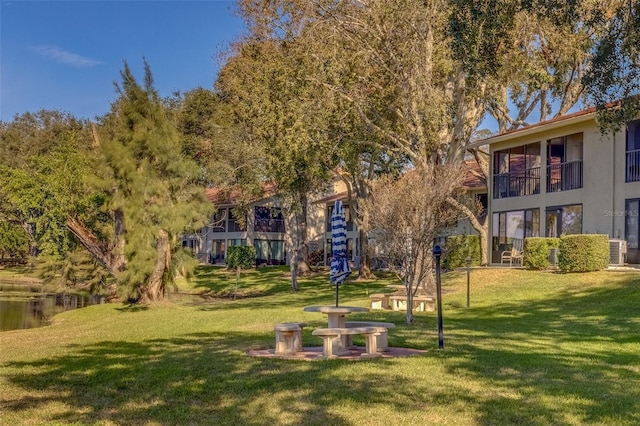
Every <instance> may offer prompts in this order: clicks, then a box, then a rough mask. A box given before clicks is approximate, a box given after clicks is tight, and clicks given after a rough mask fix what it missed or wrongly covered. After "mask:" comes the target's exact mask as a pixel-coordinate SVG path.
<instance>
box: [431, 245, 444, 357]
mask: <svg viewBox="0 0 640 426" xmlns="http://www.w3.org/2000/svg"><path fill="white" fill-rule="evenodd" d="M441 256H442V248H441V247H440V246H439V245H435V246H434V247H433V257H435V258H436V298H437V303H438V348H439V349H444V332H443V330H442V288H441V285H440V257H441Z"/></svg>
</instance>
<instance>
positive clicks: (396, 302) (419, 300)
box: [389, 295, 435, 312]
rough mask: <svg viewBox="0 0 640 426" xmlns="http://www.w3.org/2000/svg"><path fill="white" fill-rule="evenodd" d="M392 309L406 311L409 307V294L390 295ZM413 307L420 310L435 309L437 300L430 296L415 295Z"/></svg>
mask: <svg viewBox="0 0 640 426" xmlns="http://www.w3.org/2000/svg"><path fill="white" fill-rule="evenodd" d="M389 301H390V302H391V309H392V310H394V311H404V310H406V309H407V296H406V295H405V296H398V295H394V296H389ZM413 309H414V310H415V311H418V312H424V311H434V310H435V302H434V299H433V297H430V296H418V295H416V296H413Z"/></svg>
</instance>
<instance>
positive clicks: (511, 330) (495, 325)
mask: <svg viewBox="0 0 640 426" xmlns="http://www.w3.org/2000/svg"><path fill="white" fill-rule="evenodd" d="M638 306H640V284H639V283H638V282H637V281H636V282H629V283H627V284H625V285H622V286H620V287H614V288H611V287H607V288H597V287H596V288H589V289H579V288H578V289H573V290H567V291H562V292H559V293H557V294H554V296H553V297H552V298H549V299H546V300H539V301H532V302H528V303H521V302H517V303H516V302H514V303H510V302H508V301H505V302H503V303H501V304H499V305H497V306H492V307H488V308H480V309H477V308H476V309H471V310H468V311H466V313H465V312H457V314H456V315H449V317H447V312H446V311H443V315H444V317H445V319H444V323H445V341H447V338H448V347H449V348H452V350H453V351H455V352H456V353H458V354H460V355H462V356H460V357H458V358H457V360H456V361H454V362H452V363H450V364H449V367H448V373H449V374H452V375H464V376H466V377H468V378H469V379H472V380H485V379H489V380H490V382H491V386H493V387H495V388H496V389H497V392H496V395H495V396H493V397H492V398H490V399H487V400H485V401H478V402H481V404H480V406H479V408H480V410H479V412H480V413H481V416H480V418H479V419H478V420H479V423H480V424H485V425H489V424H531V425H543V424H640V367H639V366H640V334H639V333H638V330H639V326H640V310H638ZM445 347H447V344H445ZM446 394H447V393H446V392H445V393H444V395H442V396H443V397H446V396H447V395H446ZM551 401H563V402H562V404H553V403H551Z"/></svg>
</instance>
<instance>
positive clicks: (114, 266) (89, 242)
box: [66, 217, 125, 276]
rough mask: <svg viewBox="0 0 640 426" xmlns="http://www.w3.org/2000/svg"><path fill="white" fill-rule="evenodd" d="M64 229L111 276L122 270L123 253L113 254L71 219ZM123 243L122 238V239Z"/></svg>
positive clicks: (68, 219) (81, 225) (123, 265)
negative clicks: (69, 232)
mask: <svg viewBox="0 0 640 426" xmlns="http://www.w3.org/2000/svg"><path fill="white" fill-rule="evenodd" d="M66 227H67V229H68V230H69V231H71V233H72V234H73V235H74V236H75V237H76V239H77V240H78V241H79V242H80V244H82V246H83V247H84V248H85V249H86V250H87V251H88V252H89V253H90V254H91V255H92V256H93V257H94V259H96V260H97V261H98V262H99V263H100V264H101V265H102V266H104V267H105V268H106V269H107V271H109V273H110V274H111V275H113V276H115V275H116V274H117V273H118V272H121V271H123V270H124V267H125V259H124V252H120V253H114V251H113V250H112V249H111V248H109V246H107V245H106V244H105V243H103V242H102V241H100V240H98V238H97V237H96V236H95V235H93V233H92V232H91V231H90V230H89V229H87V228H86V227H85V226H84V225H83V224H82V223H80V222H79V221H78V220H77V219H75V218H73V217H69V218H67V223H66ZM122 242H123V243H124V238H123V239H122Z"/></svg>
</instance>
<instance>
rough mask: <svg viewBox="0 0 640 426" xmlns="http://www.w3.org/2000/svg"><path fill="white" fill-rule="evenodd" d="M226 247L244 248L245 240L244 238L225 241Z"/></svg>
mask: <svg viewBox="0 0 640 426" xmlns="http://www.w3.org/2000/svg"><path fill="white" fill-rule="evenodd" d="M227 245H228V246H229V247H231V246H246V245H247V240H245V239H244V238H236V239H232V240H227Z"/></svg>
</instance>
